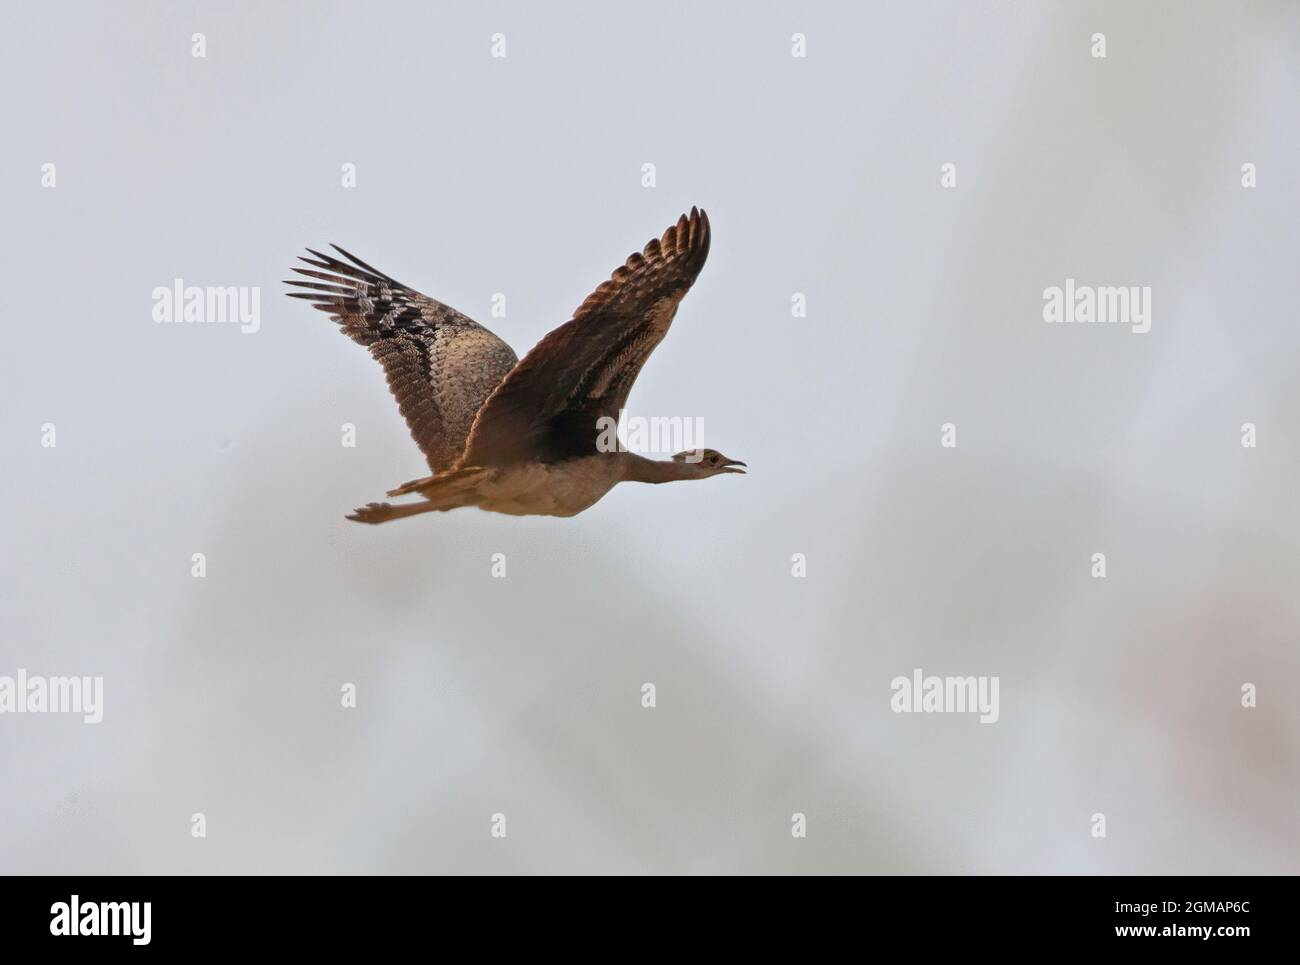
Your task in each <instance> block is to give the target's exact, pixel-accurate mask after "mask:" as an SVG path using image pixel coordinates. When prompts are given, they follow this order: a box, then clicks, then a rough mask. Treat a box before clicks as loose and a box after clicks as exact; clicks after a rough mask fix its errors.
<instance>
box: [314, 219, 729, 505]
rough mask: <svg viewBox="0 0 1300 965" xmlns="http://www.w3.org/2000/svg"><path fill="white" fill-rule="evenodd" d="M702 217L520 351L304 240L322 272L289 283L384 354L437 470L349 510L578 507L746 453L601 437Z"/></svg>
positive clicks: (666, 314)
mask: <svg viewBox="0 0 1300 965" xmlns="http://www.w3.org/2000/svg"><path fill="white" fill-rule="evenodd" d="M708 249H709V221H708V218H707V216H705V214H704V213H703V212H702V211H697V210H696V209H694V208H692V209H691V214H690V216H689V218H688V217H687V216H686V215H683V216H682V217H681V218H680V219H678V221H677V223H676V224H675V225H673V226H672V227H670V228H669V229H668V230H667V231H665V232H664V234H663V236H662V237H661V238H657V239H654V240H652V241H651V242H650V243H649V244H648V245H646V246H645V249H644V250H643V251H642V252H639V253H636V254H633V255H632V256H631V257H630V258H628V259H627V262H626V263H625V264H624V265H623V266H622V267H620V268H618V269H617V270H616V271H615V272H614V274H613V275H612V276H611V278H610V279H609V280H608V281H606V282H604V283H602V284H601V285H600V286H599V287H598V288H597V289H596V290H595V291H594V292H593V293H592V294H591V295H590V296H588V298H587V299H586V301H584V302H583V303H582V305H581V306H579V308H578V310H577V311H576V312H574V315H573V318H572V319H571V320H570V321H568V322H566V323H565V324H564V325H561V326H560V327H559V328H557V329H555V330H554V331H553V332H551V333H550V334H549V335H547V336H546V338H544V339H542V341H541V342H539V343H538V344H537V346H536V347H534V348H533V350H532V351H531V352H529V353H528V354H527V355H526V356H525V357H524V359H523V360H522V361H519V360H517V359H516V357H515V354H514V352H513V351H511V349H510V347H509V346H508V345H506V344H505V343H504V342H502V341H501V340H500V339H499V338H497V337H496V336H495V335H493V334H492V333H491V332H489V331H488V330H487V329H486V328H483V327H482V326H481V325H479V324H478V323H477V322H474V321H473V320H472V319H470V318H468V317H466V316H465V315H462V314H461V313H460V312H457V311H456V310H455V309H452V308H449V307H448V306H446V305H443V304H442V303H441V302H438V301H435V300H434V299H432V298H429V297H428V296H426V295H421V294H420V293H419V292H416V291H414V290H412V289H409V288H407V287H406V286H404V285H402V284H400V283H399V282H396V281H394V280H393V279H392V278H389V277H388V276H387V275H385V274H383V273H382V272H379V271H376V270H375V269H374V268H371V267H370V266H369V265H367V264H366V263H365V262H362V261H360V260H359V259H357V258H354V257H353V256H352V255H349V254H348V253H347V252H345V251H343V249H341V248H336V250H337V251H338V252H339V253H340V254H342V255H343V256H344V257H345V258H347V259H348V260H347V261H346V262H344V261H340V260H338V259H336V258H334V257H333V256H331V255H325V254H321V253H319V252H316V251H312V252H311V253H312V255H313V256H314V258H303V259H302V260H303V261H305V262H307V263H308V264H310V265H312V266H313V267H314V268H316V269H321V270H315V271H313V270H308V269H302V268H297V269H294V270H295V271H297V272H299V273H300V274H303V275H307V276H309V277H311V278H314V279H317V281H313V282H303V281H291V282H289V284H292V285H296V286H298V287H301V288H305V289H308V290H307V291H305V292H291V293H290V294H291V295H293V296H295V297H298V298H306V299H309V300H311V301H312V302H313V304H314V305H315V307H317V308H319V309H321V310H322V311H326V312H328V313H330V315H331V317H332V318H333V319H334V320H335V321H336V322H338V323H339V325H340V326H341V327H342V329H343V331H344V333H345V334H347V335H348V336H349V337H350V338H352V339H353V340H354V341H356V342H358V343H360V344H362V345H365V346H367V347H368V348H369V349H370V352H371V354H372V355H373V356H374V357H375V358H376V359H377V360H378V361H379V362H380V363H381V364H382V365H383V367H384V371H385V372H386V374H387V376H388V384H389V387H390V388H391V389H392V392H393V395H394V396H395V397H396V398H397V402H398V407H399V408H400V409H401V412H402V415H403V416H404V417H405V418H406V422H407V425H408V426H409V427H410V430H411V434H412V436H413V437H414V438H415V441H416V443H417V444H418V445H419V446H420V449H421V450H422V451H423V452H424V454H425V458H426V460H427V461H428V464H429V467H430V469H432V470H433V475H431V476H426V477H423V478H421V479H416V480H412V481H411V482H409V483H405V484H403V485H402V486H399V487H398V488H396V489H394V490H392V491H391V492H389V494H388V495H389V496H393V497H395V496H405V495H418V496H419V497H421V498H420V500H418V501H416V502H411V503H401V504H396V505H394V504H389V503H370V504H369V505H367V506H365V507H363V508H362V509H359V510H357V511H356V512H355V513H354V514H353V515H351V516H350V517H349V518H350V519H355V520H358V521H360V522H366V523H380V522H384V521H386V520H389V519H397V518H401V517H403V516H413V515H417V514H420V513H426V512H438V511H445V510H449V509H456V508H459V507H462V506H477V507H479V508H480V509H484V510H488V511H490V512H496V513H505V514H508V515H512V516H574V515H576V514H578V513H580V512H582V511H583V510H585V509H588V508H589V507H591V506H592V505H594V504H595V503H596V502H597V501H599V500H600V499H601V497H603V496H604V495H605V494H606V493H607V492H609V490H610V489H612V488H613V487H614V486H615V485H617V484H618V483H620V482H625V481H635V482H652V483H657V482H669V481H672V480H675V479H702V478H706V477H708V476H714V475H721V474H723V473H728V472H741V470H740V469H738V468H736V467H737V466H743V465H744V463H739V462H736V461H734V460H729V459H727V458H726V457H725V456H723V455H722V454H721V453H718V452H715V451H714V450H711V449H705V450H695V451H693V452H683V453H678V454H677V455H676V456H674V457H673V458H672V459H671V460H652V459H646V458H644V457H642V456H639V455H636V454H633V453H629V452H623V451H617V449H616V450H615V451H602V450H603V448H604V447H602V446H601V445H599V444H598V440H599V439H600V438H601V436H602V430H603V428H604V427H605V426H604V425H602V423H604V424H605V425H607V424H608V421H607V420H617V418H618V415H619V413H620V411H621V410H622V409H623V407H624V404H625V403H626V401H627V395H628V392H629V391H630V389H631V387H632V383H633V381H634V380H635V379H636V376H637V374H638V373H639V372H640V370H641V366H642V365H643V364H644V362H645V360H646V358H647V357H648V356H649V355H650V352H651V351H653V349H654V347H655V346H656V345H658V344H659V342H660V341H661V340H662V339H663V338H664V336H665V335H666V334H667V332H668V328H669V325H670V324H671V323H672V319H673V316H674V315H675V314H676V311H677V305H678V303H679V302H680V301H681V299H682V297H683V296H684V295H685V294H686V292H687V290H688V289H689V288H690V285H691V283H692V282H693V281H694V280H695V276H696V275H697V274H698V273H699V270H700V268H701V267H702V266H703V264H704V260H705V257H706V256H707V255H708Z"/></svg>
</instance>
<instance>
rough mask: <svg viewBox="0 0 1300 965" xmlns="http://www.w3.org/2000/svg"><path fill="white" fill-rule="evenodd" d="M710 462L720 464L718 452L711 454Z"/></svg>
mask: <svg viewBox="0 0 1300 965" xmlns="http://www.w3.org/2000/svg"><path fill="white" fill-rule="evenodd" d="M709 462H711V463H712V464H713V465H715V466H716V465H717V464H718V454H717V453H716V452H715V453H714V454H713V455H711V456H709Z"/></svg>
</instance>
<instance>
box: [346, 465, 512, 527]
mask: <svg viewBox="0 0 1300 965" xmlns="http://www.w3.org/2000/svg"><path fill="white" fill-rule="evenodd" d="M489 473H490V470H488V469H480V468H478V467H477V466H475V467H471V468H468V469H453V470H452V471H451V472H445V473H440V474H438V475H436V476H426V477H425V478H423V479H412V480H411V481H410V482H408V483H403V484H402V485H400V486H398V487H397V488H396V489H394V490H392V491H391V492H389V494H388V495H389V496H406V495H409V494H411V493H419V495H421V496H422V497H424V498H423V499H421V500H419V501H418V502H414V503H403V504H400V505H397V506H394V505H393V504H392V503H369V504H367V505H365V506H362V507H361V508H360V509H358V510H356V511H355V512H353V513H352V514H351V515H350V516H348V519H354V520H356V521H357V522H358V523H386V522H388V521H389V520H390V519H401V518H402V517H403V516H416V515H418V514H420V513H441V512H446V511H447V510H449V509H458V508H460V507H461V506H473V505H474V504H475V502H476V501H477V492H476V490H477V487H478V485H479V483H481V482H482V481H483V480H484V479H485V478H486V477H487V476H488V474H489Z"/></svg>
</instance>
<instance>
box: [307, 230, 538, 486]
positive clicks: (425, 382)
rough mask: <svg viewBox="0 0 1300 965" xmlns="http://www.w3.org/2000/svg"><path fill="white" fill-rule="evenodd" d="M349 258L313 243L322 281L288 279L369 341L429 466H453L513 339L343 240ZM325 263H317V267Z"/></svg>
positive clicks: (510, 357) (504, 368)
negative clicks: (371, 261) (378, 265)
mask: <svg viewBox="0 0 1300 965" xmlns="http://www.w3.org/2000/svg"><path fill="white" fill-rule="evenodd" d="M331 247H332V248H334V250H335V251H337V252H338V253H339V254H340V255H342V256H343V257H344V258H346V259H348V260H347V261H346V262H345V261H340V260H339V259H337V258H335V257H333V256H332V255H326V254H321V253H320V252H318V251H313V250H312V249H310V248H308V249H307V250H308V251H310V252H311V253H312V255H313V256H314V257H312V258H300V259H299V260H300V261H304V262H306V263H307V264H309V265H312V266H313V268H310V269H309V268H294V269H293V270H294V271H296V272H298V273H299V274H301V275H306V276H307V277H309V278H314V279H318V280H317V281H298V280H290V281H287V282H286V284H289V285H296V286H297V287H299V288H304V289H307V290H306V291H297V292H289V293H288V294H289V295H290V296H291V297H293V298H305V299H307V300H308V301H310V302H311V303H312V304H313V305H314V306H315V307H316V308H319V309H320V310H321V311H323V312H328V313H329V316H330V318H332V319H333V320H334V321H335V322H337V323H338V324H339V325H340V327H341V328H342V329H343V333H344V334H345V335H347V336H348V337H349V338H351V339H352V340H353V341H354V342H357V343H358V344H360V345H364V346H366V347H367V348H369V349H370V354H371V355H373V356H374V357H375V358H376V359H378V360H379V363H380V364H381V365H382V366H383V367H384V372H385V373H386V374H387V376H388V387H389V388H390V389H391V390H392V392H393V395H394V397H396V399H397V406H398V408H399V409H401V411H402V415H403V417H405V419H406V424H407V426H409V427H410V429H411V435H412V436H413V437H414V439H415V442H416V445H418V446H419V447H420V451H421V452H423V453H424V456H425V458H426V459H427V460H428V462H429V468H430V469H432V470H433V471H434V472H442V471H444V470H446V469H449V468H451V466H452V464H453V463H454V462H456V460H457V458H458V457H459V456H460V454H461V452H462V450H463V449H464V448H465V439H466V437H467V436H468V435H469V430H470V427H471V426H472V425H473V424H474V417H475V415H477V414H478V410H479V408H480V407H481V406H482V405H483V402H484V400H485V399H487V397H488V396H489V395H491V393H492V390H493V389H495V388H496V387H497V386H498V385H499V384H500V383H501V380H502V379H503V378H504V377H505V374H506V373H507V372H509V371H510V369H511V368H513V367H514V364H515V362H516V361H517V360H518V359H517V358H516V356H515V353H514V352H513V351H511V349H510V346H509V345H507V344H506V343H505V342H503V341H501V339H499V338H497V337H496V336H495V335H493V334H492V333H491V332H489V331H488V330H487V329H486V328H484V327H483V326H482V325H479V324H478V323H477V322H475V321H474V320H473V319H471V318H468V317H467V316H465V315H462V314H461V313H460V312H458V311H456V310H455V309H454V308H449V307H448V306H446V305H444V304H442V302H438V301H435V300H434V299H432V298H430V297H428V296H427V295H421V294H420V293H419V292H417V291H413V290H411V289H410V288H407V287H406V286H405V285H403V284H401V283H400V282H397V281H394V280H393V279H391V278H389V277H388V276H387V275H385V274H384V273H383V272H381V271H376V270H375V269H374V268H371V267H370V266H369V265H367V264H366V263H365V262H363V261H361V260H360V259H359V258H356V257H354V256H352V255H350V254H348V253H347V252H346V251H344V250H343V249H342V248H340V247H338V246H337V245H332V246H331ZM313 269H319V270H313Z"/></svg>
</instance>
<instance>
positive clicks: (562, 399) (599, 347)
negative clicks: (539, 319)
mask: <svg viewBox="0 0 1300 965" xmlns="http://www.w3.org/2000/svg"><path fill="white" fill-rule="evenodd" d="M708 254H709V219H708V216H707V215H706V214H705V213H704V212H703V211H698V210H696V209H695V208H692V209H691V213H690V215H689V216H687V215H682V216H681V218H679V219H678V221H677V223H676V224H675V225H672V226H671V227H670V228H669V229H668V230H667V231H665V232H664V234H663V237H662V238H656V239H654V240H652V241H651V242H650V243H649V244H648V245H646V246H645V250H644V251H641V252H639V253H635V254H633V255H632V256H631V257H629V258H628V259H627V262H626V263H625V264H624V265H622V266H621V267H619V268H618V269H616V270H615V271H614V273H613V275H612V276H611V277H610V279H609V281H606V282H603V283H601V285H600V287H599V288H597V289H596V290H595V291H594V292H592V293H591V294H590V295H588V296H587V299H586V301H584V302H583V303H582V305H581V306H579V308H578V310H577V311H576V312H574V313H573V319H572V320H571V321H568V322H565V323H564V324H563V325H561V326H560V327H559V328H557V329H555V331H553V332H551V333H550V334H549V335H547V336H546V337H545V338H544V339H542V340H541V341H540V342H538V343H537V345H536V346H535V347H534V348H533V350H532V351H531V352H529V353H528V354H527V355H525V356H524V358H523V361H521V362H520V363H519V364H518V365H516V366H515V367H514V368H513V369H511V371H510V374H509V375H507V376H506V377H505V379H504V380H503V381H502V383H501V384H500V385H499V386H498V387H497V388H496V391H494V392H493V393H492V395H491V397H490V398H489V399H488V400H487V402H486V403H484V405H483V408H482V409H481V410H480V411H479V413H478V417H477V418H476V419H475V420H474V426H473V428H472V429H471V430H470V434H469V441H468V442H467V443H466V446H465V455H464V456H463V457H462V458H461V465H465V466H491V465H506V464H509V463H512V462H521V461H525V460H529V459H538V460H541V461H543V462H551V461H556V460H559V459H563V458H567V457H570V456H579V455H587V454H590V453H594V452H595V451H596V438H597V435H598V434H599V428H598V426H597V419H599V418H600V417H602V416H608V417H610V418H613V419H617V418H618V413H619V410H620V409H621V408H623V406H624V405H625V404H626V402H627V395H628V392H629V391H630V390H631V388H632V383H633V382H634V381H636V377H637V375H638V374H639V373H640V371H641V366H642V365H643V364H644V363H645V360H646V359H647V358H648V357H649V355H650V353H651V352H652V351H653V350H654V347H655V346H656V345H658V344H659V343H660V342H661V341H662V340H663V337H664V336H665V335H666V334H668V326H669V325H670V324H671V323H672V320H673V316H674V315H675V314H676V313H677V305H678V303H679V302H680V301H681V300H682V297H683V296H684V295H685V294H686V292H687V290H688V289H690V287H691V283H692V282H694V281H695V277H696V276H697V275H698V274H699V273H700V269H701V268H702V267H703V266H704V259H705V258H706V257H707V256H708Z"/></svg>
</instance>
